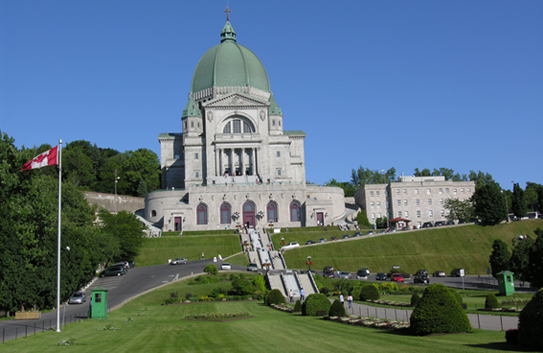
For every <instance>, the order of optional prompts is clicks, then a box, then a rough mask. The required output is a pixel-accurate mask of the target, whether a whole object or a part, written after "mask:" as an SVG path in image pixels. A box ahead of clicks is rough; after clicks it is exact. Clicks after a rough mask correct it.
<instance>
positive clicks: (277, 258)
mask: <svg viewBox="0 0 543 353" xmlns="http://www.w3.org/2000/svg"><path fill="white" fill-rule="evenodd" d="M269 256H270V259H271V260H272V265H273V269H274V270H284V269H286V266H285V263H284V262H283V257H282V256H281V253H280V252H279V251H270V252H269Z"/></svg>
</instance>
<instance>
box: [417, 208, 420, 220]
mask: <svg viewBox="0 0 543 353" xmlns="http://www.w3.org/2000/svg"><path fill="white" fill-rule="evenodd" d="M417 217H418V218H420V210H417Z"/></svg>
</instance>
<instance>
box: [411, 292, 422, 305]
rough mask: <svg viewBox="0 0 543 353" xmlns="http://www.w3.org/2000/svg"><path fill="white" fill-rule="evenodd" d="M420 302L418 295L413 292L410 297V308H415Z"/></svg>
mask: <svg viewBox="0 0 543 353" xmlns="http://www.w3.org/2000/svg"><path fill="white" fill-rule="evenodd" d="M419 301H420V295H419V293H418V292H414V293H413V295H412V296H411V306H417V304H418V303H419Z"/></svg>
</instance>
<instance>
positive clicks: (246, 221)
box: [243, 201, 256, 228]
mask: <svg viewBox="0 0 543 353" xmlns="http://www.w3.org/2000/svg"><path fill="white" fill-rule="evenodd" d="M255 219H256V218H255V204H254V203H252V202H251V201H247V202H245V203H244V204H243V225H245V226H247V227H248V228H251V227H254V226H255Z"/></svg>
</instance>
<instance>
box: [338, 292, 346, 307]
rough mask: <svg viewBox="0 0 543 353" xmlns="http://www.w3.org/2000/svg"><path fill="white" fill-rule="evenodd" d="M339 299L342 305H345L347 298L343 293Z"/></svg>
mask: <svg viewBox="0 0 543 353" xmlns="http://www.w3.org/2000/svg"><path fill="white" fill-rule="evenodd" d="M339 301H340V302H341V305H343V306H344V305H345V298H343V294H340V295H339Z"/></svg>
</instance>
